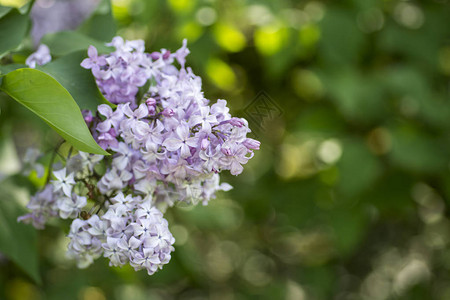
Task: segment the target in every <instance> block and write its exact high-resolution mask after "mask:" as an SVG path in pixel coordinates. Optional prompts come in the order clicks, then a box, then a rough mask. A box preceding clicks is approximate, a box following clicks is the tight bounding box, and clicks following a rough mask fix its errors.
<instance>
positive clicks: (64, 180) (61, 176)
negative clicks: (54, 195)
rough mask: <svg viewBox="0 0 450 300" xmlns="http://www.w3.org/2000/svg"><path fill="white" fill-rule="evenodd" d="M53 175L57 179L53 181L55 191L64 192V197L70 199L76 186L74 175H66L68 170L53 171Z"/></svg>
mask: <svg viewBox="0 0 450 300" xmlns="http://www.w3.org/2000/svg"><path fill="white" fill-rule="evenodd" d="M53 175H54V176H55V177H56V180H53V181H52V184H53V189H54V191H55V192H57V191H59V190H62V191H63V193H64V195H66V196H67V197H70V196H71V194H72V188H73V186H74V184H75V180H74V174H73V173H70V174H66V168H62V169H61V170H59V171H53Z"/></svg>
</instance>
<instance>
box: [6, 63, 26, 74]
mask: <svg viewBox="0 0 450 300" xmlns="http://www.w3.org/2000/svg"><path fill="white" fill-rule="evenodd" d="M26 67H27V66H26V65H24V64H9V65H4V66H0V73H1V74H8V73H9V72H12V71H14V70H17V69H22V68H26Z"/></svg>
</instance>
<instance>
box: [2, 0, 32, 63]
mask: <svg viewBox="0 0 450 300" xmlns="http://www.w3.org/2000/svg"><path fill="white" fill-rule="evenodd" d="M2 14H4V15H3V17H1V18H0V57H1V56H3V55H4V54H6V53H7V52H8V51H10V50H12V49H15V48H17V47H18V46H19V45H20V44H21V43H22V40H23V39H24V38H25V35H26V34H27V32H28V28H29V25H30V19H29V18H28V15H23V14H21V13H20V12H19V10H18V9H11V8H5V7H2V8H1V9H0V15H2Z"/></svg>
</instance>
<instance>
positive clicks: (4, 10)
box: [0, 5, 13, 18]
mask: <svg viewBox="0 0 450 300" xmlns="http://www.w3.org/2000/svg"><path fill="white" fill-rule="evenodd" d="M11 9H13V8H12V7H9V6H3V5H0V18H3V16H5V15H7V14H8V13H9V12H10V11H11Z"/></svg>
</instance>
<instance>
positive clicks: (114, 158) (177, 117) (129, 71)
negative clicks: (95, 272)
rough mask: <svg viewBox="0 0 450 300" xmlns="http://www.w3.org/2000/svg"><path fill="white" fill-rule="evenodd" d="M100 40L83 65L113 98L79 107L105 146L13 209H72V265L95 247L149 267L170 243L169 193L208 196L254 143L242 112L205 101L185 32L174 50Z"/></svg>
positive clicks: (160, 260)
mask: <svg viewBox="0 0 450 300" xmlns="http://www.w3.org/2000/svg"><path fill="white" fill-rule="evenodd" d="M108 45H109V46H113V47H115V51H114V52H112V53H109V54H105V55H99V54H98V52H97V49H95V48H94V47H93V46H90V47H89V50H88V56H89V57H88V58H86V59H85V60H83V62H82V63H81V65H82V66H83V67H85V68H87V69H91V71H92V74H93V75H94V77H95V79H96V82H97V84H98V86H99V89H100V90H101V91H102V93H103V94H104V96H105V97H106V98H107V99H108V100H109V101H111V102H112V103H117V104H118V105H117V106H114V108H112V106H109V105H106V104H102V105H100V106H98V110H97V113H96V114H93V113H92V112H90V111H85V112H84V117H85V121H86V123H87V124H88V125H89V128H90V129H91V131H92V134H93V136H94V138H95V139H96V141H97V142H98V144H99V145H100V146H101V147H103V149H105V150H107V151H109V152H110V153H111V154H112V155H110V156H105V157H103V156H101V155H92V154H87V153H83V152H79V153H78V154H76V155H74V156H72V157H70V158H68V159H67V160H66V161H65V167H63V168H61V169H60V170H58V171H54V172H53V175H54V178H55V179H54V180H53V181H51V182H50V183H49V184H47V185H46V187H45V188H44V190H42V191H40V192H38V193H37V194H36V195H35V196H34V197H33V198H32V199H31V201H30V203H29V204H28V208H29V209H30V210H31V212H30V213H29V214H28V215H25V216H23V217H21V218H19V219H20V220H21V221H24V222H28V223H32V224H33V225H34V226H35V227H37V228H43V227H44V224H45V223H46V222H47V220H48V219H49V218H50V217H55V216H59V217H61V218H63V219H66V218H73V219H75V220H74V221H73V223H72V225H71V229H70V233H69V235H68V237H69V238H70V239H71V240H70V244H69V250H68V255H69V256H70V257H72V258H74V259H76V260H77V262H78V266H79V267H87V266H88V265H89V264H91V263H92V262H93V261H94V259H96V258H98V257H100V256H101V255H103V256H104V257H107V258H109V260H110V265H111V266H122V265H124V264H127V263H129V264H130V265H131V266H133V267H134V268H135V269H136V270H140V269H146V270H147V272H148V273H149V274H153V273H154V272H155V271H156V270H158V269H160V268H161V267H162V266H163V265H164V264H166V263H168V262H169V260H170V254H171V252H172V251H173V250H174V248H173V246H172V245H173V243H174V238H173V236H172V234H171V233H170V231H169V229H168V222H167V221H166V220H165V219H164V218H163V213H162V212H165V210H166V209H167V207H170V206H173V205H174V204H175V203H177V202H185V203H190V204H197V203H199V202H201V203H203V204H207V203H208V201H209V200H210V199H212V198H214V197H215V193H216V192H217V191H220V190H223V191H228V190H229V189H231V186H230V185H229V184H227V183H220V177H219V173H220V172H221V171H222V170H229V171H230V173H231V174H233V175H238V174H240V173H241V172H242V171H243V165H244V164H246V163H247V162H248V160H249V159H250V158H252V157H253V154H254V153H253V151H254V150H258V149H259V146H260V143H259V142H258V141H256V140H254V139H251V138H248V137H247V134H248V133H249V132H250V129H249V128H248V123H247V121H246V120H245V119H241V118H236V117H232V116H231V115H230V113H229V108H228V107H227V102H226V101H225V100H217V102H216V103H214V104H212V105H209V100H208V99H206V98H205V97H204V95H203V92H202V83H201V78H200V77H198V76H196V75H195V74H194V73H193V72H192V70H191V69H190V68H189V67H185V62H186V56H187V55H188V54H189V50H188V49H187V47H186V41H184V42H183V45H182V47H181V48H180V49H179V50H177V51H176V52H175V53H171V52H170V51H168V50H165V49H163V50H161V51H160V52H153V53H145V52H144V42H143V41H124V40H123V39H122V38H120V37H116V38H114V39H113V41H112V42H111V43H110V44H108ZM176 62H177V63H178V65H179V67H178V68H177V67H176V66H175V63H176ZM146 83H148V84H149V88H148V90H146V91H144V93H143V95H144V96H143V97H141V98H138V97H137V95H138V90H139V88H140V87H143V86H148V85H146ZM141 94H142V93H141Z"/></svg>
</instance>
